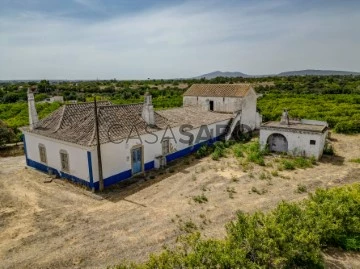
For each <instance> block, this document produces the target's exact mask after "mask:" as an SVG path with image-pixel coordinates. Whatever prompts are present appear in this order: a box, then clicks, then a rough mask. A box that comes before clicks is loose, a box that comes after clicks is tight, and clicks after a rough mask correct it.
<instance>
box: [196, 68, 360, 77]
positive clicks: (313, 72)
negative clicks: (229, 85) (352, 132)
mask: <svg viewBox="0 0 360 269" xmlns="http://www.w3.org/2000/svg"><path fill="white" fill-rule="evenodd" d="M335 75H336V76H348V75H360V73H359V72H351V71H337V70H316V69H306V70H297V71H286V72H281V73H279V74H272V75H270V74H268V75H255V76H254V75H248V74H245V73H241V72H221V71H214V72H211V73H207V74H204V75H201V76H197V77H195V79H201V78H205V79H212V78H216V77H228V78H234V77H243V78H249V77H265V76H279V77H287V76H335Z"/></svg>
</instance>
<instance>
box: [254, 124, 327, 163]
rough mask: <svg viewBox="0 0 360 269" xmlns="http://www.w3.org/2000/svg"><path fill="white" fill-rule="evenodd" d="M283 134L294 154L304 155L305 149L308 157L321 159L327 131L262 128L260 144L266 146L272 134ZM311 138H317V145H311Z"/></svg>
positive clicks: (290, 152) (290, 151)
mask: <svg viewBox="0 0 360 269" xmlns="http://www.w3.org/2000/svg"><path fill="white" fill-rule="evenodd" d="M275 133H276V134H282V135H283V136H285V138H286V140H287V142H288V153H289V154H292V155H302V152H303V151H305V156H306V157H311V156H314V157H315V158H316V159H319V158H320V157H321V156H322V153H323V149H324V145H325V140H326V136H327V132H325V133H309V132H291V131H280V130H271V129H263V128H261V129H260V145H261V147H262V148H265V146H266V143H267V139H268V137H269V136H270V135H271V134H275ZM310 140H315V141H316V144H315V145H310Z"/></svg>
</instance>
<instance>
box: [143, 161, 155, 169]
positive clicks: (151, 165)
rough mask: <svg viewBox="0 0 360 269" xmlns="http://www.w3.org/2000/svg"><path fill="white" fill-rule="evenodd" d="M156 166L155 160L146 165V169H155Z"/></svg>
mask: <svg viewBox="0 0 360 269" xmlns="http://www.w3.org/2000/svg"><path fill="white" fill-rule="evenodd" d="M154 167H155V161H151V162H148V163H146V164H145V165H144V169H145V171H148V170H151V169H154Z"/></svg>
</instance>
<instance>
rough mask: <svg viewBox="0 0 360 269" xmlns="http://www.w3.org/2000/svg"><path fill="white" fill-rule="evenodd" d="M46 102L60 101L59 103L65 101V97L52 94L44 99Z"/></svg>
mask: <svg viewBox="0 0 360 269" xmlns="http://www.w3.org/2000/svg"><path fill="white" fill-rule="evenodd" d="M44 102H45V103H54V102H59V103H64V97H63V96H52V97H49V98H46V99H45V100H44Z"/></svg>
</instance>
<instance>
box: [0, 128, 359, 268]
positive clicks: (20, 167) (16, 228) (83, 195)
mask: <svg viewBox="0 0 360 269" xmlns="http://www.w3.org/2000/svg"><path fill="white" fill-rule="evenodd" d="M333 137H334V139H335V140H336V141H335V142H334V145H335V150H336V152H337V154H338V155H339V157H336V158H329V157H328V158H324V159H323V160H322V161H321V162H320V163H319V164H318V165H317V166H315V167H314V168H308V169H305V170H303V169H297V170H295V171H291V172H279V173H280V175H281V176H282V178H281V177H272V179H271V180H270V181H269V180H260V179H259V175H260V174H261V173H263V172H264V169H265V170H267V171H271V170H272V168H271V167H265V168H264V167H259V166H254V168H253V170H252V171H251V173H252V174H253V177H252V176H249V171H246V172H244V171H243V168H242V167H241V166H239V164H238V161H237V160H236V159H234V158H230V157H229V158H223V159H221V160H220V161H218V162H216V161H213V160H211V159H210V158H205V159H202V160H200V161H195V162H194V163H192V164H191V165H185V164H182V165H179V166H176V167H175V172H174V173H166V174H164V175H157V176H156V178H155V179H150V180H148V181H144V180H140V181H138V182H136V183H133V184H130V185H129V184H126V185H127V186H126V185H124V184H123V185H122V186H117V187H115V188H112V189H110V190H108V191H107V192H105V193H104V194H103V195H102V196H98V195H95V194H92V193H90V192H88V191H86V190H84V189H82V188H80V187H78V186H75V185H72V184H70V183H68V182H65V181H63V180H59V179H56V180H53V181H52V182H51V183H45V182H44V181H46V180H48V179H49V178H48V177H47V176H46V175H44V174H42V173H39V172H37V171H34V170H32V169H25V168H24V166H25V161H24V157H22V156H20V157H12V158H0V268H29V267H32V268H105V267H106V266H107V265H113V264H116V263H118V262H120V261H122V260H123V259H128V260H137V261H139V260H144V259H146V258H147V256H148V254H149V253H151V252H153V251H159V250H161V247H162V246H163V245H167V244H172V243H174V241H175V239H176V237H177V235H179V234H180V233H181V231H180V230H179V226H181V223H184V222H185V221H188V220H190V219H191V220H192V221H193V222H194V223H195V224H196V225H197V226H198V227H199V229H200V231H201V233H202V234H203V235H204V236H207V237H221V236H223V235H224V232H225V231H224V224H225V223H226V222H228V221H229V220H231V219H232V218H233V216H234V212H235V211H236V210H239V209H241V210H243V211H246V212H252V211H254V210H257V209H260V210H268V209H271V208H273V207H274V206H275V205H276V204H277V203H278V202H279V201H281V200H293V201H295V200H299V199H303V198H304V197H306V196H307V194H306V193H303V194H298V193H296V192H295V190H296V188H297V185H298V184H299V183H302V184H305V185H306V186H307V189H308V191H313V190H314V189H315V188H317V187H332V186H338V185H342V184H348V183H351V182H355V181H358V182H359V181H360V164H357V163H351V162H349V159H351V158H355V157H356V158H359V157H360V136H344V135H334V136H333ZM269 158H272V157H269ZM252 187H256V188H257V189H266V190H267V193H265V194H263V195H258V194H256V193H252V192H251V191H250V190H251V188H252ZM232 188H233V190H235V191H236V193H234V194H233V198H230V194H229V192H228V189H232ZM202 193H204V194H205V195H206V197H207V198H208V202H207V203H204V204H198V203H196V202H195V201H194V200H193V198H192V197H194V196H197V195H200V194H202ZM200 215H201V216H200ZM339 255H340V256H339ZM349 257H350V258H349ZM327 261H328V265H329V266H330V267H331V268H345V267H341V264H346V265H347V266H349V267H348V268H351V267H350V266H352V268H360V262H359V261H360V256H359V255H358V254H341V253H333V252H329V253H328V254H327Z"/></svg>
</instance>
